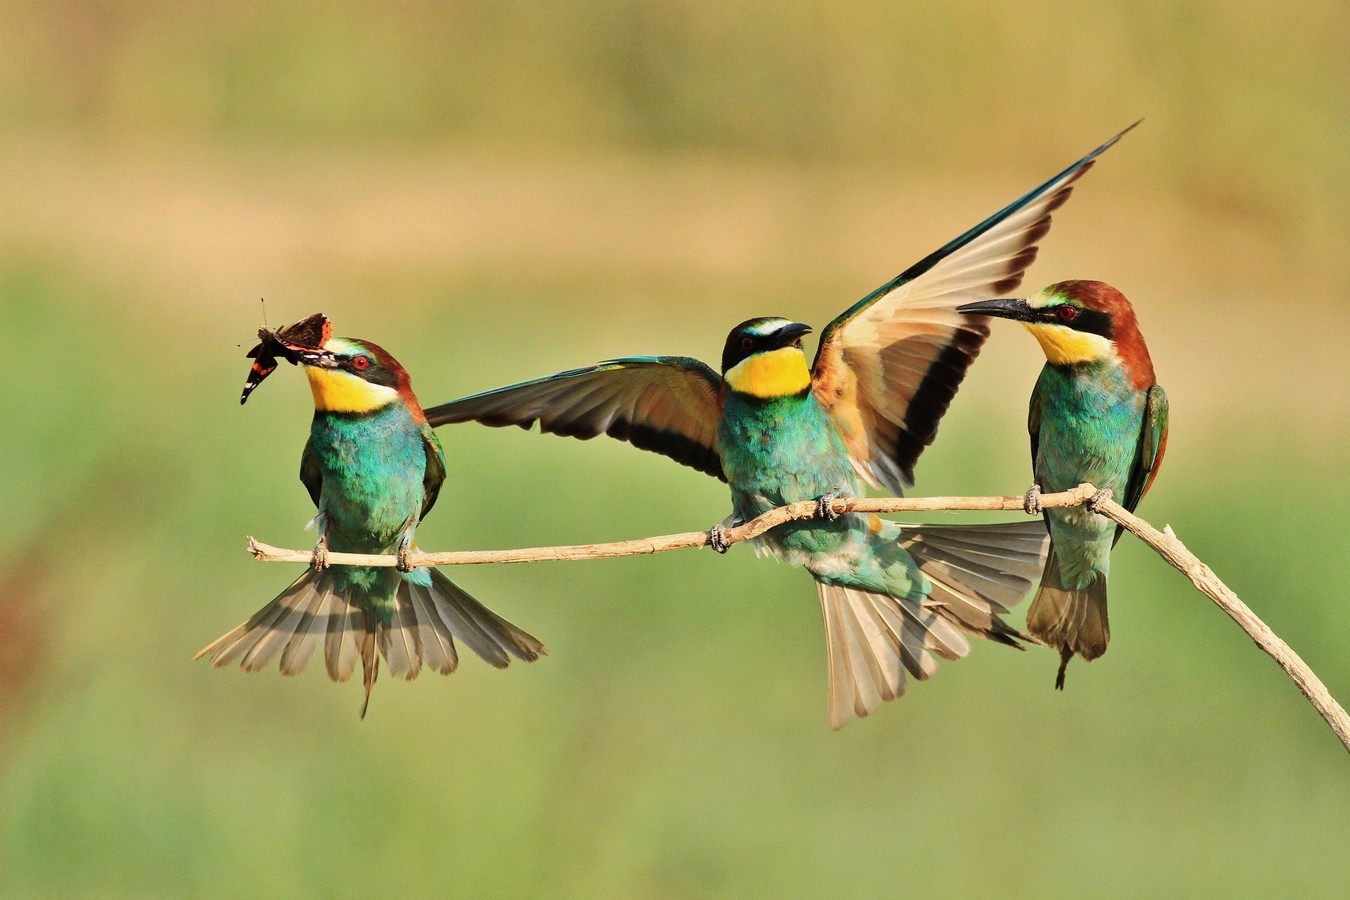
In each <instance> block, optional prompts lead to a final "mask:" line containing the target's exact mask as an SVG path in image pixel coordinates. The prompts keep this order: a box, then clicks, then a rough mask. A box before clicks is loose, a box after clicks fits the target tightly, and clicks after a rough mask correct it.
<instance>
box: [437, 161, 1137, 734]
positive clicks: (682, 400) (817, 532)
mask: <svg viewBox="0 0 1350 900" xmlns="http://www.w3.org/2000/svg"><path fill="white" fill-rule="evenodd" d="M1118 138H1119V135H1117V136H1116V137H1115V138H1112V139H1111V140H1110V141H1108V142H1107V143H1106V144H1104V145H1103V146H1101V147H1099V148H1098V149H1097V150H1094V151H1093V152H1092V153H1091V154H1089V155H1088V156H1086V157H1084V158H1083V159H1081V160H1079V161H1078V162H1076V163H1074V164H1073V165H1072V166H1070V167H1069V168H1067V169H1065V170H1064V171H1063V172H1061V173H1059V174H1058V175H1056V176H1055V177H1054V178H1052V179H1050V180H1049V181H1047V182H1045V183H1044V184H1042V185H1041V186H1040V187H1038V188H1036V189H1035V190H1033V191H1031V192H1030V193H1028V194H1026V195H1025V196H1023V197H1021V198H1019V199H1018V200H1016V201H1014V202H1013V203H1011V204H1010V205H1008V206H1006V207H1004V208H1003V209H1001V210H999V211H998V212H997V213H995V214H994V215H993V216H991V217H990V218H988V219H986V220H985V221H983V222H981V223H980V224H979V225H976V226H975V227H974V228H972V229H970V230H969V231H967V232H966V233H964V234H962V235H961V236H959V237H957V238H956V239H955V240H953V241H951V242H950V243H948V244H946V245H945V246H943V247H941V248H940V249H938V250H937V251H935V252H934V253H932V254H930V255H929V256H927V257H925V258H924V259H922V260H920V261H919V262H917V263H915V264H914V265H913V266H911V267H910V268H909V269H907V270H905V271H904V272H903V273H901V274H900V275H899V276H897V277H896V278H894V279H892V280H891V281H889V282H887V283H886V284H884V285H882V286H881V287H879V288H878V289H877V290H875V291H873V292H872V293H871V294H869V295H867V296H866V297H864V298H863V299H862V300H861V301H860V302H858V303H857V304H855V305H854V306H853V307H851V308H850V309H848V310H846V311H845V312H844V313H843V314H842V315H841V316H839V317H838V318H836V319H835V320H834V321H833V322H831V323H830V324H829V326H827V327H826V329H825V331H824V333H823V335H822V338H821V341H820V347H819V349H818V350H817V352H816V357H815V363H814V366H812V367H810V368H808V366H807V361H806V357H805V355H804V354H803V351H802V344H801V339H802V336H803V335H805V334H807V333H808V332H810V331H811V328H810V327H809V326H807V325H803V324H800V323H798V322H793V321H789V320H787V319H782V318H757V319H751V320H749V321H747V322H743V323H742V324H740V325H738V326H737V327H736V328H735V329H734V330H733V331H732V332H731V334H730V336H729V337H728V338H727V341H726V345H725V347H724V349H723V352H722V369H721V374H720V375H719V374H718V373H717V372H715V371H714V370H713V369H712V368H710V367H709V366H706V365H704V364H703V363H701V362H699V361H698V360H694V359H689V358H686V357H674V356H665V357H632V358H627V359H617V360H611V361H609V362H605V363H601V364H599V365H595V366H591V367H589V368H584V369H576V370H574V371H569V372H562V373H560V374H558V375H553V376H550V377H547V378H542V379H538V380H535V381H529V382H525V383H522V384H517V385H512V386H509V387H504V388H499V389H497V390H492V391H488V392H486V393H482V394H476V395H474V396H472V397H467V398H464V399H461V400H456V401H453V402H450V403H446V404H443V405H441V406H437V407H434V408H432V409H429V410H427V420H428V421H429V422H430V423H431V424H432V425H443V424H446V423H449V422H464V421H468V420H476V421H478V422H482V423H484V424H488V425H520V426H522V427H524V428H529V427H530V426H531V425H532V424H533V423H534V422H536V421H538V422H539V423H540V428H541V430H542V431H545V432H552V433H555V434H563V435H572V436H575V437H580V438H590V437H594V436H595V435H597V434H608V435H610V436H611V437H616V438H619V439H620V440H626V441H630V442H632V443H633V445H634V446H636V447H639V448H641V449H645V450H653V451H656V452H658V453H662V454H665V455H666V456H669V457H671V458H673V459H674V460H675V461H677V462H680V463H683V464H684V465H687V466H691V467H693V468H695V469H698V470H700V471H703V472H706V473H708V474H710V475H713V476H716V477H718V478H721V479H723V480H724V481H726V482H728V483H729V485H730V487H731V496H732V508H733V518H734V519H735V520H740V521H744V520H748V519H750V518H752V517H754V516H757V515H759V514H761V513H763V512H765V511H767V510H769V509H772V508H773V507H776V506H781V505H783V504H786V503H792V502H794V501H800V500H807V499H816V498H820V499H822V500H823V501H824V500H829V499H832V498H833V497H854V496H857V495H858V494H859V492H860V487H859V483H858V479H859V478H861V479H862V480H863V481H866V482H867V483H868V484H871V485H873V486H880V487H885V488H887V489H889V490H891V491H893V492H896V493H899V492H900V491H901V489H902V487H903V486H906V485H910V484H912V483H913V468H914V464H915V462H916V461H917V459H918V457H919V455H920V453H922V452H923V449H924V447H926V446H927V445H928V444H930V443H931V442H932V441H933V438H934V437H935V435H936V433H937V426H938V420H939V419H940V418H941V417H942V414H943V413H944V412H945V411H946V409H947V406H948V404H949V403H950V402H951V399H952V397H953V396H954V395H955V393H956V389H957V386H958V384H959V383H960V382H961V380H962V378H963V377H964V376H965V372H966V368H967V367H968V366H969V365H970V364H971V362H972V361H973V360H974V359H975V356H976V354H978V353H979V350H980V347H981V345H982V344H983V343H984V341H985V338H986V337H987V336H988V334H989V330H988V326H987V323H986V321H985V320H983V319H979V318H974V319H972V318H968V317H965V316H962V315H960V314H958V313H957V312H956V307H957V306H959V305H960V304H962V303H964V302H967V301H969V300H971V299H974V298H976V297H982V296H985V297H987V296H989V295H990V293H989V292H990V291H995V292H1005V291H1003V290H1001V289H1003V288H1004V286H1006V285H1010V284H1019V283H1020V282H1021V280H1022V272H1023V270H1024V269H1025V268H1026V267H1027V266H1028V265H1029V264H1030V263H1031V261H1032V260H1033V259H1034V258H1035V255H1036V241H1038V240H1039V239H1040V238H1041V237H1042V236H1044V235H1045V233H1046V231H1047V230H1048V229H1049V227H1050V212H1051V210H1054V209H1056V208H1057V207H1059V206H1060V205H1061V204H1063V203H1064V201H1065V200H1067V199H1068V196H1069V193H1070V191H1071V190H1072V184H1073V182H1074V181H1076V180H1077V179H1078V178H1079V177H1081V176H1082V175H1083V173H1084V172H1086V171H1087V169H1088V167H1089V166H1090V165H1091V163H1092V160H1093V159H1094V158H1095V157H1096V156H1097V155H1098V154H1100V153H1102V152H1103V151H1105V150H1106V149H1107V147H1110V146H1111V144H1113V143H1115V141H1116V140H1117V139H1118ZM1034 526H1035V527H1026V524H1025V523H1023V524H1016V525H993V526H983V527H978V526H977V527H937V526H932V527H917V528H915V527H910V526H904V527H903V528H902V527H901V526H900V525H897V524H895V523H893V522H889V521H884V520H882V519H880V518H878V517H876V516H873V515H861V514H847V515H843V516H840V517H838V518H834V516H833V511H832V510H831V509H830V507H829V505H828V503H826V502H822V504H821V516H820V517H819V518H816V519H812V520H809V521H797V522H792V523H789V524H786V525H783V526H781V527H779V528H777V529H774V530H773V531H770V532H768V533H767V534H765V535H763V536H762V537H760V538H757V539H756V550H757V551H760V552H765V553H769V554H772V555H775V556H778V557H779V558H782V559H786V560H788V561H790V562H792V563H793V564H795V565H800V566H804V567H805V568H806V569H808V570H809V571H810V572H811V574H812V575H813V576H814V577H815V579H816V582H817V586H818V592H819V595H820V602H821V607H822V610H823V612H824V617H825V630H826V639H827V644H828V649H829V672H830V702H829V717H830V724H831V726H832V727H834V728H841V727H843V726H844V725H845V724H846V723H847V722H848V717H849V714H850V713H853V714H856V715H858V716H866V715H868V714H869V713H871V712H872V711H873V710H875V709H876V708H877V706H878V705H880V703H881V701H883V700H892V699H894V698H896V697H898V696H900V694H901V693H903V691H904V689H905V670H906V669H907V670H908V671H909V672H910V673H911V674H912V675H913V676H914V677H916V678H919V679H924V678H927V677H928V676H929V675H931V674H932V673H933V671H934V670H935V668H936V663H935V661H934V660H933V658H932V655H931V654H930V652H929V651H931V652H932V653H935V654H937V655H938V656H941V657H944V658H946V659H957V658H959V657H962V656H965V655H966V653H968V652H969V649H970V646H969V644H968V643H967V641H966V638H965V636H964V633H971V634H977V635H980V636H983V637H986V638H990V639H992V640H995V641H999V642H1001V643H1004V644H1009V645H1012V646H1018V644H1017V638H1018V637H1021V635H1020V634H1019V633H1018V632H1017V631H1015V630H1014V629H1012V628H1010V627H1009V626H1007V625H1006V624H1005V623H1004V622H1003V621H1002V620H1001V619H1000V618H999V614H1000V613H1004V612H1007V610H1008V608H1009V607H1010V606H1011V605H1013V604H1015V603H1017V602H1018V601H1019V600H1020V599H1021V598H1022V596H1023V595H1024V594H1025V593H1026V592H1027V591H1028V590H1029V589H1030V587H1031V578H1032V577H1034V575H1035V573H1036V572H1037V571H1038V570H1039V568H1040V561H1041V559H1042V556H1043V553H1044V548H1045V531H1044V528H1043V527H1041V525H1040V523H1034ZM720 529H721V526H715V527H714V529H713V533H712V536H711V537H712V540H713V543H714V546H718V544H719V543H720V542H721V540H722V538H721V531H720ZM718 549H722V550H724V549H725V545H724V544H723V545H722V546H720V547H718Z"/></svg>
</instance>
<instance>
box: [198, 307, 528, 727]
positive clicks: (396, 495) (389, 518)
mask: <svg viewBox="0 0 1350 900" xmlns="http://www.w3.org/2000/svg"><path fill="white" fill-rule="evenodd" d="M259 335H260V337H261V339H262V342H261V343H260V344H259V345H258V346H257V347H255V348H254V349H253V350H252V351H250V353H249V356H251V357H253V358H254V359H255V362H254V365H253V368H252V370H250V372H249V375H248V380H247V381H246V383H245V387H244V396H243V397H242V398H241V400H240V402H241V403H242V402H243V401H244V400H247V399H248V396H249V394H250V393H251V392H252V390H253V389H255V388H256V387H257V386H258V385H259V384H260V383H261V382H262V380H263V379H264V378H266V377H267V376H268V375H269V374H270V373H271V371H272V370H273V369H275V368H276V366H277V358H278V357H280V358H282V359H286V360H287V361H289V362H292V363H294V364H298V365H300V366H301V367H303V368H304V371H305V374H306V375H307V376H308V379H309V386H310V389H311V392H312V393H313V395H314V420H313V423H312V425H311V427H310V436H309V442H308V443H307V444H306V445H305V450H304V453H303V454H302V456H301V459H300V480H301V481H302V482H303V483H304V485H305V488H306V489H307V490H308V491H309V496H310V498H311V499H312V500H313V501H314V505H315V506H316V507H318V510H319V512H318V515H317V516H316V517H315V524H316V525H317V527H318V532H319V540H318V546H317V547H316V549H315V560H314V564H313V566H312V567H311V568H310V569H309V570H308V571H306V572H305V574H303V575H301V576H300V577H299V578H298V579H296V581H295V582H294V583H292V584H291V585H290V587H288V588H286V590H285V591H283V592H282V593H281V595H280V596H278V597H277V598H276V599H275V600H273V601H272V602H271V603H269V604H268V605H267V606H265V607H263V609H262V610H260V611H259V612H258V613H257V614H256V615H254V616H253V617H252V618H251V619H249V620H248V621H247V622H245V623H244V624H243V625H240V626H239V627H238V628H236V629H234V630H233V631H231V632H230V633H229V634H226V635H225V636H224V637H222V638H220V639H219V640H217V641H215V642H214V643H212V644H211V645H209V646H207V647H205V648H204V649H203V650H202V651H201V652H200V653H198V654H197V657H196V658H198V659H200V658H202V657H204V656H205V657H208V658H210V660H211V664H212V665H213V666H216V667H219V666H224V665H228V664H229V663H232V662H235V661H236V660H237V661H238V662H239V664H240V666H241V667H242V668H244V669H245V670H247V671H257V670H259V669H261V668H263V667H265V666H266V665H268V664H269V663H270V662H271V661H272V660H273V659H274V658H276V657H277V656H278V655H280V668H281V672H282V674H285V675H294V674H297V673H298V672H300V671H301V670H303V669H304V667H305V665H306V664H307V663H308V661H309V658H310V656H311V655H312V654H313V653H314V651H315V649H316V648H317V647H318V646H319V645H320V644H321V643H322V645H323V656H324V662H325V664H326V666H327V669H328V674H329V676H330V677H332V679H333V680H334V681H346V680H347V679H348V678H349V677H350V676H351V674H352V672H353V670H354V668H355V666H356V663H357V661H358V660H359V661H360V663H361V668H362V674H363V679H362V680H363V682H364V686H365V702H364V703H363V704H362V707H361V715H362V717H363V718H364V716H365V714H366V709H367V706H368V705H369V703H370V691H371V688H372V687H373V686H374V684H375V678H376V675H377V674H378V672H379V661H380V656H383V657H384V659H385V661H386V662H387V664H388V667H389V671H390V672H391V673H392V674H393V675H394V676H395V677H398V678H404V679H412V678H415V677H417V675H418V673H419V672H420V671H421V669H422V667H423V666H424V665H425V666H426V667H427V668H430V669H434V670H436V671H438V672H440V673H441V674H443V675H448V674H450V673H451V672H453V671H454V670H455V668H456V667H457V665H458V662H459V656H458V652H457V650H456V648H455V641H456V640H458V641H459V642H460V643H461V644H463V645H465V646H467V647H469V648H470V649H472V650H473V651H474V652H475V653H477V654H478V655H479V656H481V657H482V658H483V659H484V660H486V661H487V662H489V663H491V664H492V665H494V666H497V667H499V668H500V667H505V666H506V665H507V664H508V663H509V662H510V657H511V656H516V657H518V658H520V659H523V660H526V661H532V660H534V659H537V658H538V657H539V655H540V654H541V653H543V652H544V648H543V645H542V644H540V643H539V641H538V640H536V639H535V638H533V637H531V636H530V635H529V634H526V633H525V632H524V631H521V630H520V629H519V628H517V627H516V626H514V625H512V624H511V623H510V622H507V621H506V620H505V619H503V618H501V617H500V616H498V615H496V614H495V613H493V612H492V611H491V610H489V609H487V608H486V607H484V606H483V605H482V604H480V603H479V602H478V601H476V600H474V599H473V598H472V597H471V596H469V595H468V594H467V593H465V592H464V591H463V590H461V589H460V588H459V587H457V586H456V585H455V584H454V583H453V582H452V581H450V579H448V578H446V577H445V576H444V575H442V574H441V573H440V572H439V571H437V570H436V569H434V568H427V567H422V568H412V567H411V566H410V565H409V561H408V560H409V554H410V553H411V551H412V548H413V536H414V533H415V531H416V530H417V526H418V524H419V523H420V522H421V521H422V519H424V518H425V517H426V515H427V513H428V512H430V511H431V508H432V506H434V505H435V503H436V498H437V496H438V495H439V493H440V490H441V485H442V483H443V482H444V481H445V474H446V472H445V454H444V453H443V452H442V450H441V445H440V441H439V440H437V438H436V434H435V432H434V431H432V430H431V426H430V425H428V424H427V421H426V416H425V415H424V414H423V412H422V408H421V406H420V405H419V404H418V402H417V397H416V396H415V395H414V394H413V391H412V383H411V380H410V379H409V377H408V373H407V371H406V370H405V369H404V368H403V366H401V365H399V363H398V361H397V360H396V359H394V357H393V356H391V355H390V354H389V352H388V351H386V350H384V349H383V348H382V347H379V346H377V345H376V344H373V343H371V342H369V341H362V340H356V339H350V338H334V337H331V330H330V326H329V324H328V321H327V319H325V318H324V317H323V316H322V315H316V316H310V317H309V318H308V319H304V320H302V321H301V322H297V323H296V324H295V325H293V326H290V327H288V328H285V329H281V330H280V331H278V332H269V331H266V330H263V331H260V332H259ZM329 550H332V551H342V552H350V553H374V554H396V555H397V556H398V559H399V564H398V566H397V567H396V568H382V567H373V566H332V567H329V566H327V561H326V557H327V553H328V551H329Z"/></svg>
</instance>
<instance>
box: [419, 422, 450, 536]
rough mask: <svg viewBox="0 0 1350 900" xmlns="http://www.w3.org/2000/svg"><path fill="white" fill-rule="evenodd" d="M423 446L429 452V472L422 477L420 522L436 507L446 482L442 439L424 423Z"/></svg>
mask: <svg viewBox="0 0 1350 900" xmlns="http://www.w3.org/2000/svg"><path fill="white" fill-rule="evenodd" d="M420 430H421V432H422V445H423V447H424V448H425V449H426V452H427V470H426V473H425V474H424V475H423V476H422V513H421V515H419V516H418V517H417V518H418V521H421V520H422V519H425V518H426V517H427V513H429V512H431V508H432V507H433V506H435V505H436V497H437V496H439V495H440V493H441V484H442V483H443V482H444V481H445V451H444V450H442V449H441V441H440V438H438V437H436V432H435V431H433V430H432V428H431V425H429V424H427V423H426V422H423V423H422V425H421V426H420Z"/></svg>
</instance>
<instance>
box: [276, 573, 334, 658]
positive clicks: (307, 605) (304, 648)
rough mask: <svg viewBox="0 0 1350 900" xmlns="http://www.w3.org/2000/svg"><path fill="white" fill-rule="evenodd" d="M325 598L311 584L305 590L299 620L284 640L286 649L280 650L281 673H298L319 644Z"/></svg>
mask: <svg viewBox="0 0 1350 900" xmlns="http://www.w3.org/2000/svg"><path fill="white" fill-rule="evenodd" d="M327 599H328V598H327V597H325V596H324V595H323V594H322V593H320V592H319V591H317V590H315V589H314V586H313V585H310V586H309V588H308V589H307V590H306V593H305V599H303V600H302V601H301V603H302V604H303V605H304V611H303V612H302V613H301V615H300V621H299V622H297V623H296V625H295V632H294V633H293V634H292V635H291V639H290V640H289V641H287V642H286V649H284V650H282V651H281V674H282V675H299V674H300V673H301V672H303V671H304V670H305V666H307V665H309V658H310V657H311V656H312V655H313V654H314V648H315V647H317V646H318V645H319V639H320V638H321V637H322V636H323V633H324V629H325V628H326V627H327V626H326V623H325V622H324V620H323V615H322V613H323V608H324V605H325V603H326V602H327Z"/></svg>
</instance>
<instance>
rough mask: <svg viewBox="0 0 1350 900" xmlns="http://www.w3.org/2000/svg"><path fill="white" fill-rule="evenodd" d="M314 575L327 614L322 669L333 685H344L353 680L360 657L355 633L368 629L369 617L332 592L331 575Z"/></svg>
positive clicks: (327, 573)
mask: <svg viewBox="0 0 1350 900" xmlns="http://www.w3.org/2000/svg"><path fill="white" fill-rule="evenodd" d="M313 571H314V570H313V569H311V570H310V572H313ZM315 574H317V576H318V579H319V580H318V583H317V584H315V586H314V587H315V589H316V590H318V591H319V592H320V593H321V594H324V595H325V597H326V599H327V602H326V603H325V605H324V608H325V609H326V610H327V615H326V616H325V618H326V619H327V620H328V623H327V626H328V627H327V628H326V629H325V634H324V641H323V661H324V665H325V666H326V667H327V668H328V677H329V678H331V679H333V680H334V681H346V680H347V679H348V678H351V677H352V671H353V670H354V669H355V668H356V660H357V657H358V656H359V655H360V647H359V646H358V644H357V632H358V631H359V632H360V633H362V634H364V633H365V632H366V630H367V628H369V627H370V617H369V616H368V615H366V612H365V610H363V609H361V608H360V607H358V606H356V605H355V604H352V603H349V602H348V601H347V599H346V598H345V597H342V596H341V595H339V594H338V593H337V592H336V591H334V590H333V576H332V573H331V572H329V571H325V572H323V573H315ZM325 576H328V577H325Z"/></svg>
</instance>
